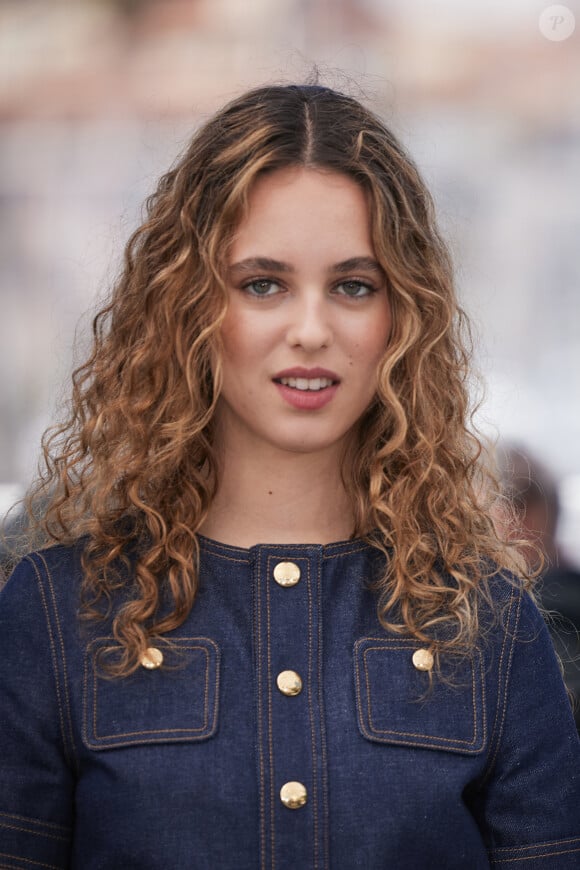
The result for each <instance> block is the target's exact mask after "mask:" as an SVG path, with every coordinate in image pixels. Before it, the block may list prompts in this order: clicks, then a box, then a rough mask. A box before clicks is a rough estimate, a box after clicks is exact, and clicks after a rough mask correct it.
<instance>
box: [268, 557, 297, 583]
mask: <svg viewBox="0 0 580 870" xmlns="http://www.w3.org/2000/svg"><path fill="white" fill-rule="evenodd" d="M274 580H275V581H276V583H278V584H279V585H280V586H296V584H297V583H298V581H299V580H300V568H299V567H298V565H296V564H295V562H278V564H277V565H276V567H275V568H274Z"/></svg>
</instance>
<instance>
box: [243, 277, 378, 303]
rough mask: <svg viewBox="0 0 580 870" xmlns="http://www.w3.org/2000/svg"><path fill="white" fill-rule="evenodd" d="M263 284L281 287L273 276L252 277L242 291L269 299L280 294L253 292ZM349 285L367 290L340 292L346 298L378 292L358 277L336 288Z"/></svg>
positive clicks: (339, 284) (362, 296)
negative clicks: (359, 292) (361, 291)
mask: <svg viewBox="0 0 580 870" xmlns="http://www.w3.org/2000/svg"><path fill="white" fill-rule="evenodd" d="M257 284H262V285H264V284H265V285H268V286H269V287H280V286H281V285H280V284H278V282H277V281H274V280H273V279H272V278H252V280H251V281H246V283H245V284H242V287H241V289H242V291H244V292H245V293H248V295H250V296H253V297H254V298H255V299H260V298H262V299H269V298H271V297H272V296H276V295H278V294H277V293H255V292H252V291H253V290H254V289H255V285H257ZM347 285H351V286H355V287H363V288H364V289H365V290H366V292H365V293H362V294H358V293H357V294H356V295H355V294H349V293H339V294H338V295H339V296H344V297H345V298H346V299H366V298H367V297H369V296H372V295H373V294H374V293H376V292H377V290H378V288H377V287H375V286H374V284H371V283H370V282H369V281H361V280H359V279H357V278H349V280H348V281H340V282H339V283H338V284H335V285H334V289H336V288H338V287H346V286H347Z"/></svg>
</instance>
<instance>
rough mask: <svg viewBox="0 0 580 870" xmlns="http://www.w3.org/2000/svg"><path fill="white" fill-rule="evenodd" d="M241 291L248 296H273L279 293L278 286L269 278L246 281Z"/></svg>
mask: <svg viewBox="0 0 580 870" xmlns="http://www.w3.org/2000/svg"><path fill="white" fill-rule="evenodd" d="M242 290H243V291H244V292H245V293H248V294H249V295H250V296H275V295H276V293H280V290H281V288H280V285H279V284H277V283H276V282H275V281H271V280H270V278H254V279H253V280H252V281H247V282H246V283H245V284H244V285H243V287H242Z"/></svg>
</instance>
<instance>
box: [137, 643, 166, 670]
mask: <svg viewBox="0 0 580 870" xmlns="http://www.w3.org/2000/svg"><path fill="white" fill-rule="evenodd" d="M139 661H140V662H141V664H142V665H143V667H144V668H147V670H149V671H153V670H155V668H159V667H161V665H162V664H163V653H162V652H161V650H160V649H157V647H156V646H150V647H148V648H147V649H146V650H145V652H144V653H143V655H142V656H141V658H140V659H139Z"/></svg>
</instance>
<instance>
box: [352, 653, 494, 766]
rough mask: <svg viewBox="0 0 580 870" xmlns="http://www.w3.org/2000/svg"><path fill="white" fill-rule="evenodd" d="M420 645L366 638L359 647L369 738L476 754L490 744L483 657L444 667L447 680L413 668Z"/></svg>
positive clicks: (360, 700)
mask: <svg viewBox="0 0 580 870" xmlns="http://www.w3.org/2000/svg"><path fill="white" fill-rule="evenodd" d="M419 647H420V644H419V643H418V642H417V641H416V640H413V639H406V638H368V637H367V638H362V639H360V640H358V641H357V642H356V643H355V646H354V666H355V686H356V708H357V718H358V726H359V729H360V731H361V733H362V735H363V736H364V737H366V738H367V739H368V740H373V741H375V742H377V743H392V744H399V745H402V746H422V747H425V748H429V749H445V750H447V751H449V752H459V753H465V754H469V755H476V754H478V753H479V752H482V751H483V749H484V747H485V743H486V720H485V698H484V681H483V660H482V656H481V653H480V652H479V651H477V650H476V651H475V652H474V653H473V655H472V656H470V657H469V658H465V659H462V660H460V661H459V662H457V663H453V666H452V668H450V667H449V666H447V669H445V665H444V666H443V668H442V673H443V679H441V678H440V677H438V675H437V674H435V673H434V676H433V682H432V686H430V681H429V674H428V673H427V672H426V671H421V670H418V669H417V668H416V667H415V666H414V664H413V653H414V652H415V651H416V650H417V649H418V648H419Z"/></svg>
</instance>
